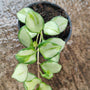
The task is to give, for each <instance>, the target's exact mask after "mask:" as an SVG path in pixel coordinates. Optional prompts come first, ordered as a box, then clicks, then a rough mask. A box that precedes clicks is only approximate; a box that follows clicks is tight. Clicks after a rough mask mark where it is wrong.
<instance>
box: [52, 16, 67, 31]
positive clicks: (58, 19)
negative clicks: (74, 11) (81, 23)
mask: <svg viewBox="0 0 90 90" xmlns="http://www.w3.org/2000/svg"><path fill="white" fill-rule="evenodd" d="M51 21H54V22H56V23H57V25H58V26H59V30H60V32H63V31H64V30H65V29H66V27H67V25H68V20H67V19H66V18H64V17H62V16H56V17H54V18H53V19H52V20H51Z"/></svg>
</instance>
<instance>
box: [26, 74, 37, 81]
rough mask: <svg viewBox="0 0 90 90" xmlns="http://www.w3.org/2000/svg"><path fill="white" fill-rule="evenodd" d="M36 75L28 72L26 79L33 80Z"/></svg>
mask: <svg viewBox="0 0 90 90" xmlns="http://www.w3.org/2000/svg"><path fill="white" fill-rule="evenodd" d="M35 77H36V76H35V75H34V74H32V73H29V72H28V75H27V78H26V81H31V80H33V79H34V78H35Z"/></svg>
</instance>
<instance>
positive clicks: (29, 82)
mask: <svg viewBox="0 0 90 90" xmlns="http://www.w3.org/2000/svg"><path fill="white" fill-rule="evenodd" d="M17 17H18V19H19V29H20V30H19V33H18V38H19V41H20V42H21V43H22V44H23V45H24V46H25V47H26V48H24V49H22V50H20V51H19V52H18V53H17V54H16V56H15V57H16V59H17V60H18V61H19V64H18V65H17V66H16V69H15V71H14V73H13V75H12V78H14V79H16V80H18V81H20V82H23V83H24V87H25V90H33V89H36V90H52V88H51V87H50V86H49V85H47V84H46V83H44V82H42V80H41V79H40V75H41V76H42V77H44V78H46V79H51V78H52V77H53V74H54V73H58V72H60V70H61V68H62V66H61V65H60V64H58V62H59V58H60V52H61V51H62V50H63V48H64V46H65V42H67V41H68V40H69V38H70V35H71V21H70V18H69V16H68V14H67V13H66V12H65V11H64V10H63V9H62V8H61V7H59V6H57V5H55V4H51V3H49V2H38V3H34V4H30V5H29V6H28V7H26V8H23V9H21V10H20V11H19V12H18V13H17ZM40 53H41V55H42V56H43V57H44V59H45V60H46V61H44V62H43V63H40V60H39V56H40ZM35 62H37V69H38V75H37V77H36V75H34V74H32V73H30V72H28V67H27V66H28V65H29V64H34V63H35ZM37 85H39V86H38V87H36V86H37Z"/></svg>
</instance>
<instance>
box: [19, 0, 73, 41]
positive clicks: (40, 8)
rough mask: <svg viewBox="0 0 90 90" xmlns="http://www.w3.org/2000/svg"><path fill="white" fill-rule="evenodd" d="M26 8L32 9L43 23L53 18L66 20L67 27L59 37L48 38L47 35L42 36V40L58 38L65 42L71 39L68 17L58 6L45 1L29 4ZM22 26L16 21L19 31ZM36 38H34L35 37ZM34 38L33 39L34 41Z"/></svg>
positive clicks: (70, 26) (70, 25)
mask: <svg viewBox="0 0 90 90" xmlns="http://www.w3.org/2000/svg"><path fill="white" fill-rule="evenodd" d="M28 7H30V8H32V9H33V10H34V11H36V12H38V13H39V14H41V16H42V17H43V18H44V21H45V22H47V21H49V20H51V19H52V18H53V17H55V16H59V15H61V16H63V17H65V18H67V19H68V25H67V28H66V29H65V31H63V32H62V33H60V34H59V35H56V36H49V35H45V34H44V35H43V36H44V39H48V38H51V37H58V38H61V39H63V40H64V41H65V42H67V41H68V40H69V39H70V37H71V32H72V24H71V20H70V17H69V15H68V14H67V12H66V11H65V10H64V9H62V8H61V7H60V6H58V5H56V4H53V3H50V2H47V1H42V2H36V3H32V4H30V5H29V6H28ZM23 25H24V24H23V23H21V22H20V21H18V28H19V29H20V28H21V27H22V26H23ZM35 38H36V37H35ZM35 38H34V39H35Z"/></svg>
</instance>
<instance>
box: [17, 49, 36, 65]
mask: <svg viewBox="0 0 90 90" xmlns="http://www.w3.org/2000/svg"><path fill="white" fill-rule="evenodd" d="M16 59H17V60H18V61H19V62H20V63H25V64H33V63H35V62H36V50H35V49H33V48H24V49H22V50H20V51H19V52H18V53H17V54H16Z"/></svg>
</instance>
